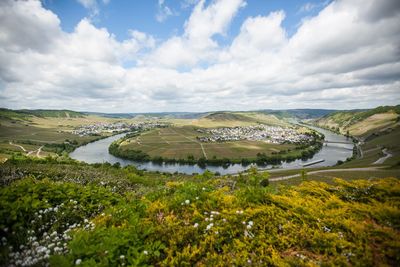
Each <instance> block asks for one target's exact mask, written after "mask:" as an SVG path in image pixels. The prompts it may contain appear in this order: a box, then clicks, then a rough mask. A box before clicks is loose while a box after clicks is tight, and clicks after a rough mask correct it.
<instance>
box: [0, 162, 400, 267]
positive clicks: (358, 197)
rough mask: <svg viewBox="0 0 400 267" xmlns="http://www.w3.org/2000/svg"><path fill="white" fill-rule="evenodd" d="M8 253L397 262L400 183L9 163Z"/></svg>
mask: <svg viewBox="0 0 400 267" xmlns="http://www.w3.org/2000/svg"><path fill="white" fill-rule="evenodd" d="M0 171H1V179H2V181H1V182H2V183H1V189H0V205H1V209H0V234H1V240H0V262H1V264H2V265H5V266H8V265H17V266H44V265H46V264H49V265H50V266H76V265H82V266H151V265H155V266H231V265H234V266H314V265H324V266H337V265H338V266H347V265H356V266H374V265H386V266H398V264H399V263H400V253H399V251H400V232H399V231H400V219H399V218H400V208H399V207H400V181H399V180H398V179H395V178H385V179H379V180H357V181H352V182H347V181H345V180H340V179H336V180H335V182H334V183H332V184H326V183H321V182H315V181H310V180H309V179H308V178H307V174H306V173H304V174H303V182H302V183H301V184H300V185H299V186H297V187H289V186H280V185H276V184H275V185H271V184H269V182H268V174H266V173H258V172H257V170H256V169H255V168H252V169H251V170H250V171H249V173H248V174H247V175H239V176H235V177H233V176H215V175H213V174H212V173H210V172H208V171H206V172H205V173H204V174H202V175H194V176H185V175H180V174H174V175H172V174H162V173H148V172H143V171H139V170H137V169H135V168H134V167H132V166H128V167H124V168H121V167H120V166H119V165H118V164H116V165H110V164H95V165H89V164H82V163H77V162H75V161H72V160H68V159H50V158H48V159H32V158H26V157H14V158H12V159H10V160H9V161H7V162H6V163H3V164H1V165H0Z"/></svg>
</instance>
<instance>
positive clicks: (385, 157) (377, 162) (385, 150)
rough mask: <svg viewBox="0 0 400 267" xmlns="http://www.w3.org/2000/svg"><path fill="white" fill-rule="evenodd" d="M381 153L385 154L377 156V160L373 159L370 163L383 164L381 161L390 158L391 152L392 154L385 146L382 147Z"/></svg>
mask: <svg viewBox="0 0 400 267" xmlns="http://www.w3.org/2000/svg"><path fill="white" fill-rule="evenodd" d="M382 153H383V154H385V156H383V157H381V158H379V159H378V160H377V161H375V162H374V163H372V164H374V165H376V164H383V163H384V162H385V160H387V159H388V158H390V157H391V156H393V154H392V153H389V152H388V150H387V149H386V148H385V149H382Z"/></svg>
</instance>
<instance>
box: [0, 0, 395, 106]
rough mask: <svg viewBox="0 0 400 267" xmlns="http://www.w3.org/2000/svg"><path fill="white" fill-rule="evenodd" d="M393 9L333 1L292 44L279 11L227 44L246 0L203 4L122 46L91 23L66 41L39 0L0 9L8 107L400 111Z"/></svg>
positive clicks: (253, 20) (2, 89) (247, 25)
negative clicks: (169, 28)
mask: <svg viewBox="0 0 400 267" xmlns="http://www.w3.org/2000/svg"><path fill="white" fill-rule="evenodd" d="M397 3H398V2H396V1H395V0H387V1H378V0H371V1H369V2H368V3H367V4H366V2H365V1H361V0H352V1H347V0H343V1H335V2H332V3H331V4H329V5H328V6H326V7H325V8H324V9H323V10H321V12H320V13H319V14H318V15H317V16H315V17H310V18H307V19H305V20H304V21H303V22H302V23H301V25H300V26H299V28H298V30H297V32H296V33H295V34H294V35H293V36H291V37H289V36H288V35H287V34H286V31H285V29H284V28H283V26H282V22H283V20H284V19H285V14H284V12H283V11H275V12H271V13H270V14H265V15H263V16H257V17H248V18H246V19H245V21H244V22H243V24H242V26H241V28H240V32H239V34H238V35H237V36H235V38H234V39H233V41H232V43H231V44H229V45H225V46H221V45H220V44H218V42H217V41H216V40H215V38H214V37H215V36H216V35H221V36H223V35H225V34H227V29H228V28H229V26H230V24H231V22H232V20H233V18H234V16H235V15H236V14H237V12H238V11H239V10H240V8H242V7H243V6H244V5H245V2H243V1H241V0H234V1H233V0H215V1H212V2H211V3H209V4H208V5H206V4H205V1H199V2H198V3H197V4H196V6H195V7H194V8H193V12H192V14H191V16H190V17H189V18H188V20H187V21H186V23H185V25H183V29H184V33H183V34H182V35H179V36H173V37H171V38H170V39H167V40H165V41H162V42H159V43H157V42H156V41H155V39H154V38H153V37H152V36H151V35H149V34H147V33H143V32H139V31H136V30H130V31H129V38H128V39H127V40H124V41H118V40H117V39H116V38H115V36H114V35H113V34H112V33H110V32H109V31H108V30H107V29H105V28H98V27H96V26H94V25H93V24H92V23H91V21H90V20H89V19H83V20H82V21H80V22H79V23H78V24H77V26H76V27H75V29H74V31H73V32H71V33H66V32H64V31H62V29H61V28H60V21H59V19H58V17H57V16H56V15H55V14H53V13H52V12H50V11H48V10H46V9H44V8H43V7H42V6H41V4H40V2H39V1H11V0H10V1H2V2H1V3H0V101H1V102H0V105H1V106H7V107H11V108H71V109H76V110H93V111H107V112H110V111H114V112H134V111H137V112H144V111H168V110H169V111H172V110H180V111H184V110H186V111H204V110H221V109H225V110H226V109H235V110H246V109H247V110H248V109H262V108H299V107H315V108H321V107H325V108H360V107H370V106H376V105H381V104H398V103H399V101H400V94H399V86H400V71H399V69H400V47H399V45H398V44H399V43H400V29H399V27H398V25H400V7H399V5H398V4H397ZM162 4H164V3H162ZM127 62H131V63H134V64H133V65H134V67H129V68H127V67H124V66H126V63H127ZM135 63H136V65H135ZM183 70H184V71H183Z"/></svg>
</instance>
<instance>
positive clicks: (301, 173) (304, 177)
mask: <svg viewBox="0 0 400 267" xmlns="http://www.w3.org/2000/svg"><path fill="white" fill-rule="evenodd" d="M300 177H301V180H302V181H303V182H304V181H307V171H306V170H305V169H302V170H301V172H300Z"/></svg>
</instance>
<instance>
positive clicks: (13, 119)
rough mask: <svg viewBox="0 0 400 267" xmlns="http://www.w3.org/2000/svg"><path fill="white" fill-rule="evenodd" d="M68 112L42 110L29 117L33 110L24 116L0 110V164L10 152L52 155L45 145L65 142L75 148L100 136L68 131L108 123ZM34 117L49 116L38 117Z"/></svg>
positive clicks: (96, 118) (38, 155)
mask: <svg viewBox="0 0 400 267" xmlns="http://www.w3.org/2000/svg"><path fill="white" fill-rule="evenodd" d="M68 112H70V111H68ZM68 112H63V113H60V112H54V111H52V112H50V111H47V112H44V111H42V112H34V113H33V114H32V111H30V113H27V111H26V113H23V112H14V111H9V110H0V161H4V160H6V159H7V158H9V157H10V156H11V155H12V154H13V153H21V154H24V155H29V156H37V157H46V156H48V155H52V156H54V155H55V153H54V152H52V151H50V150H48V149H47V148H46V147H44V146H46V145H47V146H48V145H52V146H56V145H59V144H64V143H65V142H76V145H80V144H84V143H87V142H90V141H92V140H96V139H98V138H99V136H82V137H81V136H78V135H75V134H72V133H71V131H72V130H73V129H74V128H75V127H76V126H79V125H82V124H93V123H97V122H103V121H109V120H111V119H108V118H101V117H97V116H83V115H79V116H78V115H77V114H80V113H77V112H75V113H72V114H70V113H68ZM34 114H36V115H47V116H50V117H42V116H40V117H38V116H36V115H34ZM66 114H67V115H66ZM55 115H57V116H55ZM61 115H64V116H61ZM58 116H61V117H58ZM114 120H115V119H114Z"/></svg>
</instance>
